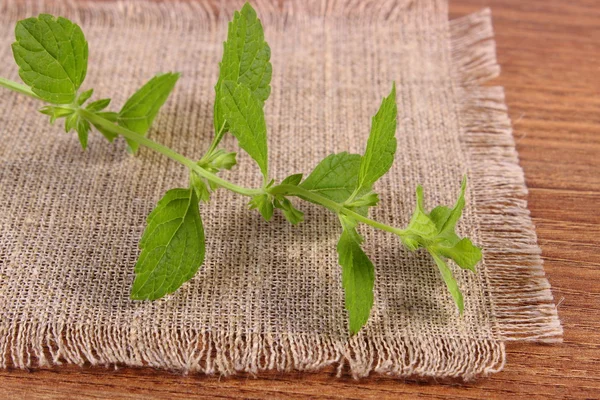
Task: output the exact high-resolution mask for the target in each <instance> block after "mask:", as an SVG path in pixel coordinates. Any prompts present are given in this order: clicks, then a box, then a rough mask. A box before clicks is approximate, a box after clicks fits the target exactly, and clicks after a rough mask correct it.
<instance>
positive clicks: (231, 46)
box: [214, 3, 272, 132]
mask: <svg viewBox="0 0 600 400" xmlns="http://www.w3.org/2000/svg"><path fill="white" fill-rule="evenodd" d="M270 58H271V50H270V48H269V45H268V44H267V43H266V42H265V40H264V32H263V28H262V24H261V22H260V19H258V18H257V16H256V11H254V9H253V8H252V6H251V5H250V4H248V3H246V4H245V5H244V6H243V7H242V9H241V11H239V12H237V11H236V12H235V14H234V16H233V20H232V21H231V22H230V23H229V29H228V32H227V41H226V42H225V43H224V44H223V59H222V61H221V63H220V64H219V80H218V81H217V84H216V85H215V94H216V97H215V105H214V107H215V108H214V127H215V132H218V131H219V130H220V129H221V127H222V126H223V123H224V122H225V114H224V111H223V109H222V104H221V85H222V83H223V82H225V81H232V82H235V83H241V84H243V85H245V86H246V87H248V88H249V89H250V91H251V92H252V94H253V95H254V97H256V98H257V99H258V100H260V102H261V103H264V102H265V101H266V100H267V98H268V97H269V94H270V93H271V86H270V82H271V74H272V67H271V63H270V62H269V59H270Z"/></svg>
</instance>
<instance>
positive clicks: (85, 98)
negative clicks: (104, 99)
mask: <svg viewBox="0 0 600 400" xmlns="http://www.w3.org/2000/svg"><path fill="white" fill-rule="evenodd" d="M93 93H94V89H89V90H86V91H85V92H82V93H81V94H80V95H79V97H77V104H78V105H82V104H83V103H85V102H86V101H88V99H89V98H90V97H92V94H93Z"/></svg>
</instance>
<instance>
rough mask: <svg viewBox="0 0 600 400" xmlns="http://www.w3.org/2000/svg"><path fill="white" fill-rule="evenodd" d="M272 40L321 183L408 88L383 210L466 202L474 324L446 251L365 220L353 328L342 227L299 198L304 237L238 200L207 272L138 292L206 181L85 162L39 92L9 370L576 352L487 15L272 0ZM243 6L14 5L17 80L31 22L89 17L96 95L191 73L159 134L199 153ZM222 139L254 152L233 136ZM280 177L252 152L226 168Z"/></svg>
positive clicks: (5, 151)
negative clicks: (168, 214)
mask: <svg viewBox="0 0 600 400" xmlns="http://www.w3.org/2000/svg"><path fill="white" fill-rule="evenodd" d="M254 5H255V8H256V9H257V12H258V14H259V17H260V18H261V19H262V21H263V24H264V28H265V36H266V40H267V41H268V42H269V44H270V46H271V49H272V64H273V79H272V94H271V97H270V98H269V100H268V101H267V103H266V109H265V113H266V118H267V123H268V129H269V156H270V169H271V174H272V177H273V178H275V179H282V178H283V177H285V176H287V175H288V174H291V173H297V172H304V173H308V172H310V171H311V170H312V168H313V167H314V166H315V165H316V164H317V163H318V162H319V161H320V160H321V159H322V158H324V157H325V156H327V155H328V154H330V153H333V152H340V151H351V152H356V153H360V152H362V151H363V150H364V147H365V145H366V140H367V137H368V133H369V128H370V119H371V116H372V115H373V114H374V113H375V112H376V111H377V107H378V106H379V103H380V101H381V98H382V97H383V96H384V95H387V93H389V90H390V88H391V84H392V81H395V82H396V84H397V91H398V96H397V101H398V109H399V116H398V120H399V122H398V131H397V138H398V152H397V154H396V160H395V164H394V166H393V168H392V170H391V171H390V173H389V174H388V175H386V176H385V177H384V178H383V179H381V181H380V182H379V183H378V184H377V186H376V190H377V192H378V193H379V195H380V198H381V202H380V206H379V207H377V208H376V209H375V210H374V211H372V216H373V217H374V218H376V219H377V220H380V221H384V222H386V223H389V224H393V225H395V226H399V227H400V226H404V225H406V224H407V222H408V220H409V219H410V216H411V215H412V211H413V209H414V204H415V195H414V191H415V188H416V186H417V185H418V184H421V185H423V186H424V189H425V203H426V206H427V207H428V208H431V207H432V206H434V205H437V204H448V205H450V204H453V202H454V201H455V199H456V197H457V195H458V192H459V187H460V181H461V177H462V176H463V174H467V175H468V176H469V187H468V193H467V208H466V210H465V213H464V217H463V219H462V221H461V223H460V227H459V230H460V232H461V233H462V234H465V235H468V236H469V237H471V238H472V239H473V241H474V242H475V243H477V244H479V245H480V246H482V247H483V248H484V260H483V261H482V262H481V263H480V265H479V266H478V273H476V274H473V273H470V272H468V271H461V270H459V269H458V268H454V267H453V269H454V273H455V276H456V278H457V280H458V282H459V285H460V288H461V290H462V291H463V294H464V296H465V312H464V316H462V317H461V316H459V314H458V311H457V309H456V306H455V305H454V303H453V301H452V298H451V297H450V295H449V293H448V292H447V290H446V287H445V285H444V283H443V281H442V279H441V277H440V275H439V272H438V270H437V268H436V266H435V264H434V263H433V262H432V260H431V258H430V257H429V256H428V255H427V254H426V253H424V252H416V253H410V252H408V251H406V250H404V249H403V247H402V245H401V243H400V242H399V240H398V238H397V237H394V236H392V235H390V234H387V233H385V232H378V231H374V230H372V229H370V228H369V229H367V227H361V232H362V233H363V234H364V236H365V238H366V241H365V245H364V248H365V251H366V252H367V254H368V255H369V256H370V257H371V259H372V260H373V262H374V264H375V268H376V284H375V304H374V306H373V310H372V314H371V318H370V320H369V322H368V324H367V326H366V328H365V329H363V330H362V331H361V332H360V333H359V334H358V335H356V336H354V337H349V335H348V331H347V315H346V311H345V309H344V295H343V290H342V286H341V271H340V267H339V266H338V263H337V254H336V251H335V246H336V242H337V240H338V236H339V234H340V227H339V224H338V222H337V219H336V217H335V215H332V214H331V213H329V212H328V211H327V210H325V209H322V208H319V207H316V206H313V205H310V204H308V203H301V202H298V203H297V205H298V206H299V207H300V208H301V209H302V210H303V211H304V212H305V213H306V215H305V217H306V221H305V222H304V223H303V224H301V225H299V226H297V227H292V226H291V225H290V224H289V223H287V222H286V221H285V220H284V219H283V218H282V217H281V216H280V215H277V216H276V217H275V218H274V220H273V221H271V223H266V222H264V221H263V220H262V219H261V217H260V216H259V215H258V213H256V212H254V211H248V210H247V206H246V204H247V201H248V199H247V198H242V197H240V196H238V195H235V194H232V193H229V192H227V191H224V190H219V191H217V192H216V193H215V195H214V196H213V197H212V201H211V202H210V204H208V205H202V206H201V214H202V217H203V220H204V224H205V231H206V248H207V254H206V262H205V264H204V266H203V267H202V268H201V270H200V271H199V273H198V274H197V275H196V277H195V278H194V279H192V280H191V281H190V282H188V283H186V284H185V285H184V286H183V287H182V288H181V289H180V290H178V291H177V292H176V293H174V294H173V295H170V296H168V297H167V298H164V299H161V300H159V301H154V302H135V301H131V300H129V290H130V287H131V284H132V281H133V278H134V273H133V266H134V264H135V261H136V258H137V256H138V254H139V249H138V241H139V239H140V237H141V234H142V232H143V229H144V226H145V219H146V216H147V215H148V213H149V212H150V211H151V210H152V208H153V206H154V205H155V203H156V201H157V200H158V199H159V198H160V197H161V196H162V194H163V193H164V192H165V191H166V190H168V189H170V188H173V187H182V186H184V187H185V185H187V179H188V178H187V172H186V171H185V169H184V168H183V167H181V166H180V165H178V164H175V163H174V162H171V161H169V160H168V159H166V158H164V157H163V156H161V155H159V154H155V153H153V152H151V151H149V150H147V149H142V150H141V151H140V153H139V155H138V156H136V157H132V156H130V155H128V154H127V152H126V151H125V148H126V146H125V143H124V141H122V140H117V142H116V143H115V144H109V143H108V142H106V140H105V139H104V138H103V137H101V135H99V134H93V135H91V137H90V140H89V149H88V151H86V152H82V150H81V148H80V146H79V143H78V141H77V138H76V136H75V135H72V134H71V135H67V134H65V133H64V132H63V131H62V129H61V127H59V126H50V125H49V124H48V121H47V118H46V117H44V116H42V115H41V114H39V113H37V112H36V109H37V108H39V107H40V104H39V103H38V102H36V101H35V100H33V99H29V98H26V97H24V96H21V95H18V94H14V93H10V92H8V91H2V92H1V95H0V142H1V145H0V366H4V367H9V366H12V367H18V368H30V367H36V366H48V365H54V364H59V363H75V364H81V365H84V364H92V365H96V364H101V365H109V364H110V365H112V364H120V365H132V366H142V365H148V366H152V367H158V368H166V369H173V370H183V371H189V372H203V373H218V374H224V375H227V374H232V373H235V372H238V371H245V372H250V373H257V372H259V371H261V370H264V369H278V370H290V369H299V370H317V369H320V368H323V367H326V366H330V365H334V366H336V367H337V370H338V371H339V373H346V372H347V373H350V374H352V375H353V376H355V377H362V376H366V375H368V374H369V373H371V372H379V373H386V374H391V375H395V376H399V377H406V376H415V375H419V376H432V377H459V378H464V379H469V378H472V377H475V376H479V375H484V374H487V373H490V372H495V371H498V370H500V369H501V368H502V366H503V365H504V360H505V353H504V346H505V343H506V341H510V340H530V341H547V342H553V341H560V340H561V334H562V329H561V326H560V322H559V320H558V317H557V313H556V308H555V306H554V303H553V299H552V295H551V292H550V287H549V284H548V281H547V280H546V279H545V277H544V273H543V267H542V261H541V258H540V249H539V247H538V246H537V243H536V236H535V231H534V228H533V225H532V222H531V220H530V217H529V212H528V210H527V205H526V200H525V197H526V192H527V190H526V187H525V183H524V178H523V172H522V170H521V168H520V167H519V165H518V158H517V153H516V151H515V147H514V141H513V138H512V133H511V127H510V121H509V119H508V117H507V114H506V108H505V105H504V97H503V90H502V88H500V87H492V86H482V84H483V83H484V82H486V81H487V80H489V79H491V78H493V77H495V76H496V75H497V74H498V72H499V67H498V65H497V63H496V60H495V47H494V41H493V33H492V27H491V19H490V12H489V10H483V11H482V12H479V13H477V14H473V15H470V16H466V17H464V18H461V19H459V20H455V21H451V22H449V21H448V17H447V5H446V3H445V1H442V0H421V1H417V0H414V1H409V0H406V1H401V0H399V1H374V0H372V1H371V0H341V1H332V2H322V1H316V0H308V1H298V2H283V3H282V2H267V1H256V2H254ZM240 7H241V2H232V1H226V2H198V3H193V2H192V3H188V2H186V3H172V2H165V3H159V4H155V3H147V2H97V3H83V2H75V3H71V2H49V1H47V2H41V3H40V2H35V3H34V2H20V1H19V2H11V1H8V2H6V1H5V2H0V11H1V12H0V72H1V74H2V76H4V77H6V78H9V79H14V80H18V75H17V68H16V66H15V64H14V61H13V57H12V54H11V50H10V44H11V43H12V41H13V40H14V36H13V29H14V24H15V23H16V21H17V20H18V19H20V18H23V17H27V16H32V15H37V14H38V13H40V12H49V13H53V14H60V15H63V16H65V17H68V18H71V19H73V20H74V21H76V22H78V23H79V24H80V25H81V26H82V29H83V31H84V33H85V35H86V37H87V40H88V42H89V49H90V51H89V53H90V58H89V68H88V77H87V80H86V82H85V83H84V88H92V87H93V88H94V89H95V95H97V96H98V98H100V97H112V99H113V105H114V106H113V107H114V108H118V107H120V106H121V105H122V104H123V102H124V101H125V99H126V98H127V96H128V95H129V94H131V93H133V92H134V91H135V90H136V89H137V88H138V87H139V86H141V85H142V84H143V83H144V82H145V81H146V80H148V79H149V78H150V77H152V76H153V75H154V74H155V73H157V72H165V71H180V72H181V73H182V78H181V79H180V81H179V83H178V85H177V87H176V89H175V91H174V93H173V94H172V96H171V98H170V99H169V101H168V102H167V104H166V105H165V106H164V107H163V109H162V110H161V112H160V114H159V116H158V117H157V119H156V121H155V123H154V126H153V128H152V130H151V132H150V137H151V138H152V139H154V140H156V141H158V142H161V143H163V144H165V145H167V146H170V147H173V148H174V149H175V150H177V151H179V152H182V153H183V154H185V155H187V156H189V157H191V158H199V157H200V156H201V155H202V154H203V151H204V150H206V148H207V147H208V144H209V143H210V140H211V135H212V132H213V131H212V110H213V100H214V92H213V86H214V84H215V82H216V79H217V75H218V62H219V61H220V58H221V53H222V42H223V41H224V40H225V38H226V36H227V20H228V19H229V18H230V17H231V15H232V13H233V11H234V10H235V9H239V8H240ZM224 146H225V147H227V148H229V149H232V150H235V149H238V146H237V144H236V142H235V141H234V140H233V138H232V137H230V136H229V137H227V138H226V139H225V141H224ZM224 176H225V177H227V178H228V179H231V180H233V181H235V182H238V183H242V184H243V185H244V186H258V185H260V183H261V178H260V174H259V171H258V168H256V166H255V165H254V164H253V163H252V161H251V160H250V159H249V157H247V156H246V155H241V156H240V164H239V165H238V166H237V167H236V168H235V169H234V171H232V172H230V173H227V174H225V175H224Z"/></svg>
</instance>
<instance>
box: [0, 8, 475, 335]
mask: <svg viewBox="0 0 600 400" xmlns="http://www.w3.org/2000/svg"><path fill="white" fill-rule="evenodd" d="M15 36H16V41H15V43H13V45H12V49H13V54H14V58H15V61H16V63H17V65H18V67H19V76H20V77H21V79H22V80H23V82H24V83H25V85H23V84H21V83H17V82H12V81H9V80H7V79H4V78H0V86H2V87H5V88H7V89H9V90H12V91H15V92H18V93H21V94H24V95H27V96H30V97H33V98H35V99H38V100H40V101H43V102H45V103H46V105H44V106H43V107H42V108H41V109H40V110H39V111H40V112H41V113H43V114H45V115H47V116H49V117H50V122H51V123H55V122H56V121H57V120H63V121H64V128H65V131H67V132H71V131H75V132H77V136H78V138H79V141H80V143H81V146H82V147H83V149H84V150H85V149H86V148H87V145H88V136H89V134H90V132H91V131H92V130H96V131H98V132H100V133H101V134H102V135H103V136H104V137H105V138H106V139H107V140H108V141H109V142H112V141H114V140H115V139H116V138H118V137H123V138H124V139H125V140H126V141H127V144H128V150H129V151H130V152H131V153H136V151H137V150H138V148H139V146H145V147H147V148H149V149H151V150H154V151H156V152H158V153H161V154H163V155H165V156H167V157H169V158H170V159H172V160H174V161H177V162H178V163H180V164H181V165H183V166H184V167H185V168H187V169H188V171H189V174H190V179H189V186H188V187H185V188H175V189H171V190H169V191H167V192H166V193H165V195H164V196H163V197H162V198H161V199H160V200H159V201H158V204H157V205H156V207H155V208H154V210H153V211H152V212H151V213H150V215H149V216H148V220H147V222H148V224H147V226H146V228H145V230H144V233H143V235H142V238H141V240H140V249H141V253H140V256H139V258H138V260H137V262H136V265H135V280H134V282H133V286H132V288H131V298H132V299H134V300H155V299H158V298H161V297H163V296H165V295H167V294H169V293H173V292H175V291H176V290H177V289H178V288H179V287H180V286H181V285H182V284H183V283H185V282H186V281H188V280H190V279H191V278H192V277H193V276H194V275H195V274H196V272H197V271H198V269H199V268H200V267H201V265H202V264H203V262H204V256H205V237H204V227H203V224H202V217H201V213H200V209H201V205H202V203H203V202H209V201H210V197H211V194H212V192H213V191H215V190H217V189H219V188H221V189H226V190H230V191H233V192H235V193H238V194H240V195H242V196H247V197H249V198H250V201H249V208H251V209H257V210H258V212H259V213H260V214H261V215H262V216H263V217H264V219H265V220H266V221H269V220H270V219H271V218H272V216H273V214H274V212H275V210H277V209H278V210H280V211H281V212H282V213H283V215H284V217H285V218H286V219H287V220H288V221H289V222H290V223H292V224H298V223H300V222H302V221H303V220H304V213H303V212H302V211H300V210H299V209H298V208H297V204H296V203H297V202H298V200H301V201H308V202H311V203H314V204H317V205H320V206H323V207H325V208H327V209H329V210H330V211H331V212H333V213H335V214H336V215H337V216H338V219H339V223H340V231H341V234H340V239H339V241H338V244H337V252H338V255H339V259H338V260H339V264H340V266H341V267H342V285H343V287H344V292H345V303H346V309H347V312H348V319H349V331H350V333H351V334H355V333H357V332H358V331H359V330H360V329H361V328H362V327H363V326H364V325H365V324H366V323H367V321H368V318H369V314H370V311H371V308H372V306H373V288H374V284H375V266H374V265H373V263H372V262H371V260H370V259H369V257H368V255H367V254H366V252H365V251H364V250H363V248H362V243H363V240H364V239H363V238H362V237H361V236H360V234H359V233H358V230H357V227H358V225H360V224H366V225H369V226H371V227H373V228H376V229H381V230H384V231H386V232H390V233H392V234H394V235H397V236H398V237H399V239H400V242H401V243H403V244H404V246H405V247H406V248H408V249H409V250H411V251H415V250H417V249H420V248H423V249H425V250H426V251H428V252H429V253H430V254H431V256H432V258H433V261H434V263H435V264H436V265H437V267H438V269H439V271H440V273H441V276H442V278H443V280H444V282H445V283H446V285H447V288H448V290H449V292H450V294H451V296H452V297H453V299H454V301H455V302H456V304H457V307H458V309H459V311H460V313H462V312H463V309H464V301H463V296H462V294H461V292H460V289H459V287H458V283H457V282H456V280H455V278H454V276H453V274H452V271H451V269H450V267H449V266H448V260H449V259H451V260H453V261H454V263H455V264H456V265H458V266H459V267H461V268H463V269H468V270H472V271H475V266H476V264H477V263H478V262H479V261H480V259H481V250H480V249H479V248H478V247H476V246H475V245H473V243H472V242H471V240H470V239H468V238H460V237H459V236H458V235H457V234H456V232H455V230H456V224H457V222H458V220H459V219H460V217H461V215H462V210H463V208H464V206H465V199H464V196H465V188H466V178H465V179H463V182H462V185H461V190H460V194H459V196H458V200H457V202H456V204H455V205H454V206H453V207H452V208H450V207H445V206H438V207H435V208H434V209H432V210H431V211H430V212H427V211H426V210H425V208H424V205H423V190H422V188H421V187H418V188H417V192H416V199H417V200H416V207H415V211H414V213H413V216H412V218H411V220H410V223H409V224H408V226H407V227H406V228H404V229H400V228H396V227H393V226H390V225H387V224H384V223H382V222H378V221H376V220H373V219H371V218H369V216H368V215H369V209H370V208H371V207H375V206H376V205H377V204H378V202H379V197H378V195H377V193H376V192H375V191H374V186H375V184H376V182H377V181H378V180H379V179H380V178H381V177H382V176H383V175H385V174H386V173H387V172H388V171H389V169H390V168H391V167H392V164H393V162H394V156H395V153H396V147H397V141H396V137H395V133H396V125H397V106H396V87H395V85H392V89H391V91H390V93H389V95H388V96H386V97H385V98H384V99H383V100H382V102H381V105H380V107H379V110H378V111H377V113H376V114H375V116H373V119H372V124H371V131H370V134H369V138H368V140H367V144H366V148H365V151H364V153H363V154H350V153H347V152H342V153H337V154H331V155H329V156H327V157H326V158H325V159H323V160H322V161H321V162H320V163H318V165H316V166H315V168H314V169H313V171H312V172H311V173H310V174H308V176H307V177H306V178H304V176H303V174H301V173H295V174H292V175H290V176H288V177H287V178H285V179H284V180H283V181H281V182H279V183H276V182H275V181H274V180H273V179H271V178H270V176H269V168H268V167H269V165H268V140H267V125H266V122H265V116H264V103H265V102H266V101H267V99H268V98H269V94H270V92H271V86H270V83H271V74H272V67H271V63H270V57H271V50H270V48H269V45H268V44H267V43H266V41H265V38H264V32H263V28H262V24H261V22H260V20H259V19H258V17H257V15H256V12H255V11H254V9H253V8H252V7H251V6H250V5H249V4H245V5H244V6H243V8H242V9H241V10H240V11H239V12H235V14H234V16H233V20H232V21H231V22H230V23H229V29H228V35H227V41H226V42H225V43H224V47H223V49H224V50H223V58H222V61H221V63H220V64H219V78H218V80H217V84H216V85H215V103H214V114H213V120H214V132H215V135H214V138H213V140H212V142H211V143H210V144H209V145H208V150H207V151H206V153H205V154H204V155H202V156H201V157H199V158H198V160H192V159H189V158H187V157H185V156H183V155H181V154H179V153H177V152H176V151H174V150H172V149H170V148H169V147H166V146H164V145H162V144H160V143H157V142H155V141H153V140H152V139H149V138H148V137H147V136H146V135H147V133H148V130H149V129H150V126H151V125H152V122H153V121H154V119H155V118H156V116H157V115H158V113H159V110H160V108H161V107H162V105H163V104H164V103H165V102H166V101H167V99H168V97H169V95H170V94H171V92H172V91H173V89H174V87H175V85H176V83H177V81H178V80H179V78H180V75H179V74H178V73H164V74H158V75H156V76H154V77H153V78H152V79H150V80H149V81H148V82H147V83H146V84H144V85H143V86H142V87H141V88H140V89H139V90H138V91H136V92H135V93H134V94H133V95H132V96H131V97H129V99H128V100H127V101H126V102H125V104H124V105H123V106H122V107H121V108H120V110H119V111H108V110H107V108H108V107H109V106H110V103H111V100H110V99H108V98H105V99H97V100H93V101H92V100H91V98H92V96H93V89H88V90H84V91H82V90H81V86H82V84H83V82H84V80H85V77H86V74H87V61H88V43H87V41H86V39H85V36H84V34H83V32H82V30H81V28H80V27H79V26H78V25H76V24H75V23H73V22H71V21H69V20H67V19H65V18H62V17H54V16H51V15H48V14H41V15H39V16H38V17H35V18H28V19H25V20H22V21H19V22H18V23H17V26H16V29H15ZM227 134H232V135H233V136H235V138H236V139H237V142H238V144H239V146H240V147H241V149H242V150H244V151H245V152H246V153H248V154H249V155H250V156H251V157H252V159H253V160H254V161H255V162H256V164H257V166H258V169H259V170H260V173H261V174H262V177H263V184H262V185H261V187H258V188H246V187H242V186H239V185H236V184H234V183H232V182H229V181H227V180H225V179H223V178H221V177H220V176H219V173H220V172H221V171H223V170H229V169H232V168H233V167H234V166H235V165H236V153H235V152H232V151H228V150H225V149H223V148H220V147H219V145H220V143H221V140H222V138H223V137H224V136H225V135H227Z"/></svg>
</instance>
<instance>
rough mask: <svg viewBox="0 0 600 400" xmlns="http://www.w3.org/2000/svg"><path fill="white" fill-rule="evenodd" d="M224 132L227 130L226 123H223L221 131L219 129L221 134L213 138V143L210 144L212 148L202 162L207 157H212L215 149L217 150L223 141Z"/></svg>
mask: <svg viewBox="0 0 600 400" xmlns="http://www.w3.org/2000/svg"><path fill="white" fill-rule="evenodd" d="M224 130H225V122H223V125H221V129H219V132H217V134H216V135H215V137H214V138H213V141H212V143H211V144H210V147H209V148H208V150H207V151H206V153H205V154H204V156H203V157H202V160H204V159H205V158H206V157H210V155H211V154H212V152H213V151H215V149H216V148H217V146H218V145H219V143H220V142H221V139H222V138H223V135H224V133H225V132H224Z"/></svg>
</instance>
